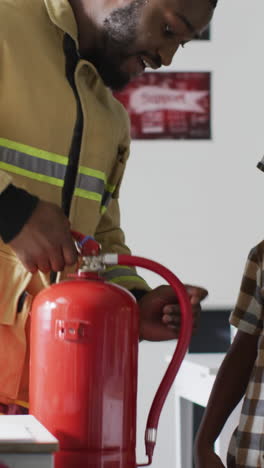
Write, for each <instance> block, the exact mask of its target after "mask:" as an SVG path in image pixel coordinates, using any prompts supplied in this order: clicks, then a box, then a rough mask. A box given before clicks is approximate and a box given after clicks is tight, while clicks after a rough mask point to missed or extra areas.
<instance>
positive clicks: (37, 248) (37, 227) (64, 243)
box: [9, 201, 77, 273]
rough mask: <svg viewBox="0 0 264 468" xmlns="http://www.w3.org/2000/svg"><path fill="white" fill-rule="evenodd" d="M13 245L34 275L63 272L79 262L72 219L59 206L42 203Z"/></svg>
mask: <svg viewBox="0 0 264 468" xmlns="http://www.w3.org/2000/svg"><path fill="white" fill-rule="evenodd" d="M9 245H10V247H11V248H12V249H13V250H14V252H15V254H16V255H17V257H18V258H19V259H20V261H21V262H22V263H23V265H24V267H25V268H26V269H27V270H28V271H29V272H31V273H35V272H36V271H37V270H40V271H42V272H43V273H48V272H49V271H51V270H53V271H62V270H63V269H64V267H65V266H66V265H73V264H74V263H75V262H76V261H77V251H76V248H75V245H74V242H73V240H72V236H71V232H70V223H69V220H68V218H67V217H66V216H65V215H64V214H63V212H62V210H61V209H60V208H59V207H58V206H57V205H55V204H53V203H48V202H45V201H39V202H38V204H37V207H36V208H35V210H34V211H33V213H32V215H31V217H30V218H29V220H28V222H27V223H26V224H25V225H24V227H23V228H22V230H21V231H20V232H19V234H18V235H17V236H16V237H15V238H14V239H13V240H12V241H10V242H9Z"/></svg>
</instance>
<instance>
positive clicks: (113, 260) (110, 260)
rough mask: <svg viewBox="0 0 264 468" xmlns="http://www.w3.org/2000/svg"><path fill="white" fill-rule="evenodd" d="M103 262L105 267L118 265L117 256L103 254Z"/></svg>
mask: <svg viewBox="0 0 264 468" xmlns="http://www.w3.org/2000/svg"><path fill="white" fill-rule="evenodd" d="M103 262H104V263H105V264H106V265H118V254H110V253H109V254H105V255H104V257H103Z"/></svg>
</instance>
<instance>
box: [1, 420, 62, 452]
mask: <svg viewBox="0 0 264 468" xmlns="http://www.w3.org/2000/svg"><path fill="white" fill-rule="evenodd" d="M57 449H58V441H57V439H56V438H55V437H53V435H52V434H50V432H48V431H47V429H45V427H44V426H42V424H40V422H39V421H38V420H37V419H36V418H34V416H31V415H10V416H9V415H8V416H0V453H3V452H5V453H7V452H9V453H17V452H20V453H51V452H54V451H56V450H57Z"/></svg>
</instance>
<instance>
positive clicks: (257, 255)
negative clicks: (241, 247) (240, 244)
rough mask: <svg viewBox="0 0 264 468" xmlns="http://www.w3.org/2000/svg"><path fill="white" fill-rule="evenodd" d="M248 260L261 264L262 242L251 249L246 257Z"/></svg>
mask: <svg viewBox="0 0 264 468" xmlns="http://www.w3.org/2000/svg"><path fill="white" fill-rule="evenodd" d="M248 258H249V260H251V261H255V262H256V263H259V262H260V261H261V262H263V259H264V240H262V241H261V242H259V243H258V244H257V245H255V246H254V247H252V249H251V250H250V252H249V255H248Z"/></svg>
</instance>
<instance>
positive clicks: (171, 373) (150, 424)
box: [117, 255, 193, 466]
mask: <svg viewBox="0 0 264 468" xmlns="http://www.w3.org/2000/svg"><path fill="white" fill-rule="evenodd" d="M117 258H118V265H127V266H137V267H141V268H146V269H147V270H151V271H153V272H155V273H157V274H159V275H160V276H162V277H163V278H164V279H165V280H166V281H167V282H168V283H169V284H170V285H171V287H172V288H173V290H174V292H175V295H176V297H177V299H178V302H179V306H180V310H181V328H180V333H179V338H178V341H177V345H176V349H175V352H174V354H173V357H172V359H171V362H170V364H169V366H168V369H167V371H166V373H165V375H164V377H163V379H162V381H161V383H160V385H159V388H158V390H157V392H156V395H155V397H154V400H153V403H152V405H151V408H150V412H149V415H148V420H147V425H146V431H145V445H146V455H147V456H148V458H149V463H148V464H150V463H151V461H152V456H153V451H154V448H155V443H156V434H157V427H158V422H159V418H160V413H161V410H162V407H163V405H164V402H165V400H166V397H167V395H168V392H169V390H170V388H171V386H172V384H173V381H174V379H175V376H176V375H177V373H178V371H179V368H180V365H181V363H182V360H183V358H184V356H185V354H186V351H187V350H188V346H189V343H190V339H191V334H192V323H193V319H192V307H191V303H190V299H189V296H188V294H187V291H186V289H185V287H184V285H183V284H182V283H181V281H180V280H179V279H178V278H177V276H175V275H174V274H173V273H172V272H171V271H170V270H168V269H167V268H165V267H164V266H163V265H160V264H159V263H157V262H154V261H152V260H148V259H145V258H142V257H135V256H130V255H118V256H117ZM138 466H144V465H138Z"/></svg>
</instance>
